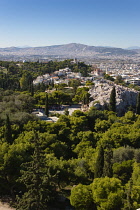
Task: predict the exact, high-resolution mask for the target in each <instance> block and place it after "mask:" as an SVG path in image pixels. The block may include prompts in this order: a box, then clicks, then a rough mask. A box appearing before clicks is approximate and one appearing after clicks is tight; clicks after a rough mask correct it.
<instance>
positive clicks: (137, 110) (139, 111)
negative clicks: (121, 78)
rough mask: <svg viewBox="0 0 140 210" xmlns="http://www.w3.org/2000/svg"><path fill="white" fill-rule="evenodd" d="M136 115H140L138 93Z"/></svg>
mask: <svg viewBox="0 0 140 210" xmlns="http://www.w3.org/2000/svg"><path fill="white" fill-rule="evenodd" d="M136 114H140V93H138V96H137V103H136Z"/></svg>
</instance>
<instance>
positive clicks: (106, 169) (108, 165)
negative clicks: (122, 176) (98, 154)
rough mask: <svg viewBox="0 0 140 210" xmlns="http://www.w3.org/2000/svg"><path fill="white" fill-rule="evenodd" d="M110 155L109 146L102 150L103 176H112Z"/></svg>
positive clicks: (111, 153) (111, 155) (111, 154)
mask: <svg viewBox="0 0 140 210" xmlns="http://www.w3.org/2000/svg"><path fill="white" fill-rule="evenodd" d="M112 157H113V152H112V149H111V148H107V149H106V150H105V152H104V168H103V176H104V177H106V176H107V177H110V178H111V177H112V174H113V171H112Z"/></svg>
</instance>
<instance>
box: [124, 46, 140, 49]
mask: <svg viewBox="0 0 140 210" xmlns="http://www.w3.org/2000/svg"><path fill="white" fill-rule="evenodd" d="M138 49H140V47H138V46H133V47H128V48H126V50H138Z"/></svg>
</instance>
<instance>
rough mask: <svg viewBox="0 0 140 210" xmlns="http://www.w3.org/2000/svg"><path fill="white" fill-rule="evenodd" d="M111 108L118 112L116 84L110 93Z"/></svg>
mask: <svg viewBox="0 0 140 210" xmlns="http://www.w3.org/2000/svg"><path fill="white" fill-rule="evenodd" d="M109 110H110V111H113V112H116V89H115V86H114V87H113V89H112V91H111V94H110V101H109Z"/></svg>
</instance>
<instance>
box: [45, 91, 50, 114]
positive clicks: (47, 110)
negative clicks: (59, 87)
mask: <svg viewBox="0 0 140 210" xmlns="http://www.w3.org/2000/svg"><path fill="white" fill-rule="evenodd" d="M45 115H47V116H48V115H49V103H48V93H46V100H45Z"/></svg>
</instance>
